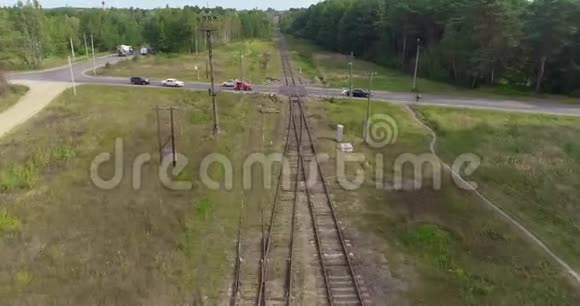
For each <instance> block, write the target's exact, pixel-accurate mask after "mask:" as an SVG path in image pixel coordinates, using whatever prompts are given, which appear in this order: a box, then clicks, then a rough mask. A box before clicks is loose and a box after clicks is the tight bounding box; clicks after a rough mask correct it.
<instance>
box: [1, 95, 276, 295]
mask: <svg viewBox="0 0 580 306" xmlns="http://www.w3.org/2000/svg"><path fill="white" fill-rule="evenodd" d="M218 103H219V106H220V108H219V110H220V120H221V121H220V124H221V128H222V133H221V134H220V135H219V137H218V138H217V139H214V138H213V137H212V136H210V135H211V121H210V120H205V119H204V120H201V119H199V118H206V117H207V116H199V115H196V113H199V112H206V113H208V112H210V111H211V101H210V98H209V97H208V96H207V93H205V92H192V91H187V90H174V89H153V88H139V89H137V88H130V87H110V86H97V85H83V86H80V87H78V88H77V96H76V97H75V96H74V95H73V93H72V91H71V90H67V91H65V92H64V93H63V94H62V95H61V96H59V98H57V99H56V100H55V101H53V102H52V103H51V104H50V105H49V106H48V107H47V108H46V109H45V110H43V111H42V112H41V113H40V114H38V115H37V116H35V117H34V118H33V119H31V120H29V121H28V122H26V123H25V124H24V125H22V126H21V127H20V128H19V129H17V130H15V131H13V132H11V133H9V134H8V135H6V136H4V137H3V138H2V139H1V140H0V156H2V159H1V160H0V169H2V170H1V171H0V186H2V189H0V300H2V304H7V305H17V304H34V305H51V304H67V305H93V304H95V305H96V304H107V305H138V304H146V305H199V304H210V305H212V304H213V305H215V304H219V303H220V301H222V299H223V297H224V296H225V295H226V294H227V287H228V285H229V284H230V282H231V273H230V272H231V271H232V270H231V269H232V266H231V262H233V260H234V258H233V256H234V247H235V239H236V235H237V230H238V220H239V215H240V213H241V212H240V204H241V202H242V201H244V200H246V203H245V211H244V214H245V216H244V218H245V219H246V220H248V221H247V222H248V223H249V222H252V221H253V220H259V217H257V214H256V213H255V212H257V211H258V207H259V206H260V205H262V204H263V203H261V202H260V201H258V199H260V200H261V199H265V200H269V201H271V198H272V197H273V196H272V195H271V192H272V191H270V190H265V189H264V188H260V186H258V185H256V186H253V187H252V189H251V190H243V189H242V187H241V183H240V182H241V176H242V175H241V173H240V172H241V168H242V166H241V165H242V161H243V158H244V157H245V156H247V155H248V154H250V153H252V152H260V150H264V151H269V150H278V146H279V143H280V142H281V141H283V139H281V138H279V137H278V134H282V133H283V132H282V129H283V125H281V120H280V118H279V115H278V114H262V113H260V112H259V111H258V107H259V105H260V104H261V105H263V106H264V107H280V105H279V104H274V103H273V102H271V101H270V99H269V98H267V97H265V96H261V95H257V94H252V95H236V94H219V95H218ZM157 105H159V106H175V107H177V110H176V111H175V114H174V115H175V122H176V124H175V131H176V139H177V140H176V147H177V151H178V152H179V153H181V154H184V155H185V156H186V157H187V158H188V160H189V163H188V164H187V166H186V168H185V169H184V170H183V171H182V172H181V173H179V174H178V175H177V176H176V180H179V181H189V182H192V183H193V187H192V189H191V190H184V191H175V190H170V189H168V188H165V187H164V186H163V185H162V184H161V183H160V179H159V173H158V172H159V170H158V165H159V155H158V152H157V146H158V144H157V142H158V140H157V126H156V121H157V119H156V115H155V110H154V108H155V106H157ZM192 118H198V119H195V120H193V119H192ZM209 118H211V117H209ZM160 119H161V122H162V128H161V134H162V136H163V138H164V139H165V138H166V137H168V136H169V129H170V128H169V114H168V112H161V116H160ZM118 137H120V138H122V140H123V151H122V157H123V162H122V164H120V165H114V163H113V160H111V161H109V162H106V163H104V164H102V165H101V167H100V168H99V176H100V177H102V179H104V180H105V179H110V178H112V177H113V175H114V173H115V171H121V173H122V178H121V181H120V184H119V185H118V186H117V187H115V188H113V189H110V190H104V189H101V188H98V187H96V186H95V185H94V183H93V182H92V181H91V179H90V176H89V168H90V164H91V161H92V160H93V159H94V158H95V157H96V156H97V155H98V154H100V153H111V154H113V155H114V152H115V150H114V145H115V139H116V138H118ZM143 153H146V154H150V156H151V160H150V161H149V162H147V163H146V164H145V165H144V166H143V167H142V168H141V169H142V170H141V171H142V172H141V175H140V176H138V177H139V178H140V180H138V182H140V188H137V189H135V188H134V187H133V184H135V183H136V182H137V179H133V177H132V175H131V174H132V171H133V161H134V160H135V158H136V157H137V156H139V155H141V154H143ZM210 153H219V154H223V155H225V156H226V157H227V158H228V159H229V160H231V162H232V167H233V169H234V178H233V180H234V185H233V188H232V189H231V190H224V188H220V189H219V190H211V189H209V188H208V187H206V186H205V185H204V184H203V182H202V181H201V179H200V173H199V171H198V170H199V169H200V164H201V161H202V159H203V158H204V157H205V156H207V155H208V154H210ZM113 159H114V158H113ZM208 173H209V176H210V178H212V179H214V180H216V181H218V182H220V181H221V182H222V183H221V184H222V186H223V179H224V171H223V169H222V167H221V166H220V165H219V164H215V163H214V164H212V165H211V166H210V168H209V171H208ZM169 175H170V177H171V174H169ZM256 175H258V176H260V173H257V174H256ZM250 195H251V196H253V197H256V198H255V199H256V201H250V200H248V199H246V197H247V196H250ZM256 222H258V221H256ZM245 233H246V234H247V235H248V236H251V235H256V236H257V235H258V234H259V233H258V232H257V231H256V232H254V231H253V229H248V230H246V231H245Z"/></svg>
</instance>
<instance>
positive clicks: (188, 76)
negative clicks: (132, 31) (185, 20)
mask: <svg viewBox="0 0 580 306" xmlns="http://www.w3.org/2000/svg"><path fill="white" fill-rule="evenodd" d="M240 50H242V52H243V56H244V80H246V81H249V82H251V83H256V84H269V83H271V82H272V80H273V79H278V78H279V77H280V69H281V68H280V60H279V56H278V51H277V49H276V47H275V45H274V43H273V42H271V41H263V40H243V41H234V42H230V43H225V44H221V45H218V46H217V47H216V48H215V50H214V55H213V56H214V61H213V62H214V75H215V81H216V82H217V83H218V84H221V83H222V82H224V81H227V80H230V79H239V78H240V77H241V76H240V74H241V70H240ZM207 59H208V54H207V51H204V52H199V53H198V54H197V55H196V54H157V55H149V56H136V57H135V58H134V60H132V61H123V62H120V63H118V64H115V65H111V66H109V67H108V68H107V67H104V68H101V69H99V70H98V71H97V73H98V74H101V75H113V76H125V77H130V76H143V77H147V78H155V79H165V78H170V77H172V78H177V79H180V80H186V81H200V82H208V81H209V76H206V61H207ZM196 66H197V67H198V70H197V72H196V70H195V67H196ZM198 74H199V79H198Z"/></svg>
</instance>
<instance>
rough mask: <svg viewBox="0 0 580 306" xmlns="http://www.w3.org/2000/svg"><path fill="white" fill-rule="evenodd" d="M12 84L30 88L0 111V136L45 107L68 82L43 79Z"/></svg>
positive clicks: (67, 85)
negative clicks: (10, 105)
mask: <svg viewBox="0 0 580 306" xmlns="http://www.w3.org/2000/svg"><path fill="white" fill-rule="evenodd" d="M12 83H14V84H19V85H25V86H28V87H29V88H30V89H29V90H28V92H27V93H26V94H25V95H24V96H22V97H21V98H20V100H18V102H17V103H16V104H14V105H13V106H12V107H11V108H9V109H7V110H6V111H4V112H2V113H0V137H2V136H4V135H5V134H6V133H8V132H10V131H11V130H12V129H14V128H15V127H17V126H18V125H20V124H22V123H24V122H25V121H26V120H28V119H30V118H31V117H33V116H34V115H36V114H37V113H38V112H39V111H41V110H42V109H43V108H44V107H46V106H47V105H48V104H49V103H50V101H52V100H53V99H54V98H56V97H57V96H58V95H59V94H60V93H62V92H63V91H64V90H65V89H67V88H68V87H70V83H61V82H43V81H14V82H12Z"/></svg>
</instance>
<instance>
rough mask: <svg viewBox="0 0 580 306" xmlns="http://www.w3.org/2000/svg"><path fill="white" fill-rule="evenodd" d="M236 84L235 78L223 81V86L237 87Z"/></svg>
mask: <svg viewBox="0 0 580 306" xmlns="http://www.w3.org/2000/svg"><path fill="white" fill-rule="evenodd" d="M235 86H236V81H235V80H229V81H225V82H223V83H222V87H235Z"/></svg>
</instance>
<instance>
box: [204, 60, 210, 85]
mask: <svg viewBox="0 0 580 306" xmlns="http://www.w3.org/2000/svg"><path fill="white" fill-rule="evenodd" d="M205 78H206V80H207V79H209V63H208V60H205Z"/></svg>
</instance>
